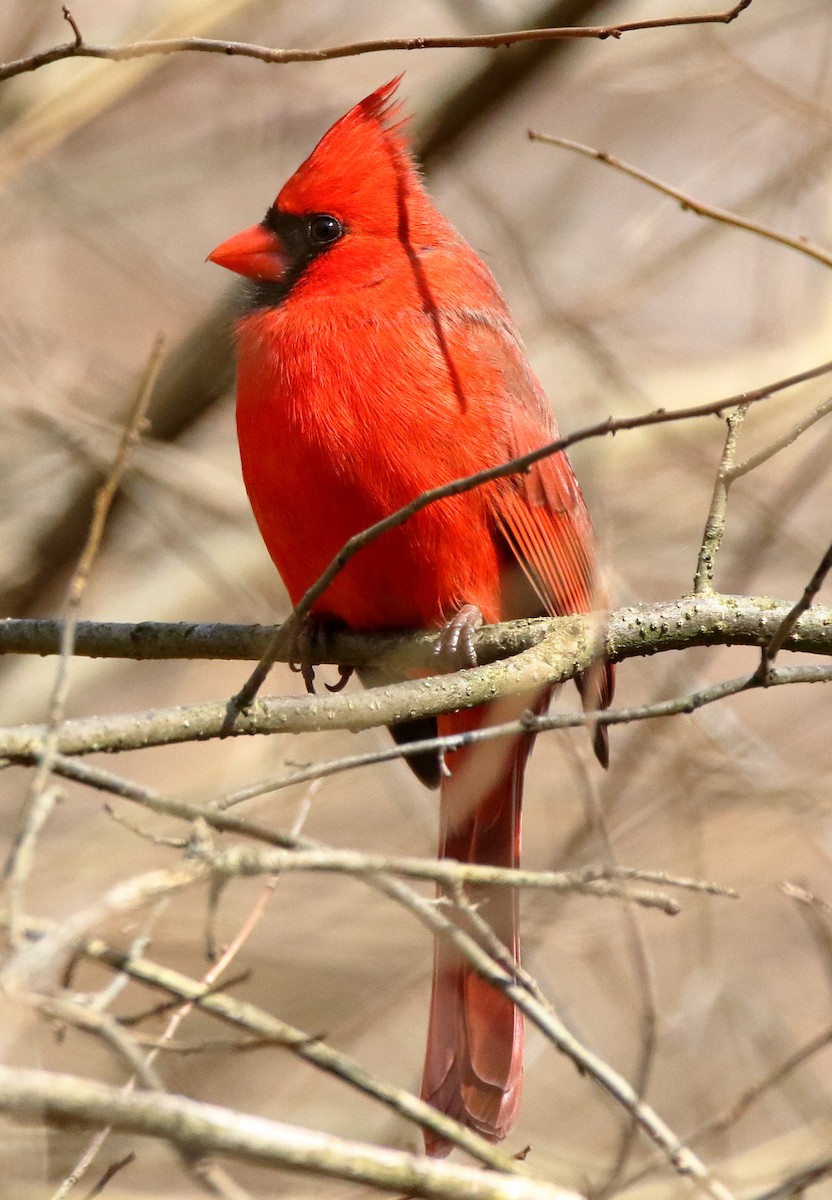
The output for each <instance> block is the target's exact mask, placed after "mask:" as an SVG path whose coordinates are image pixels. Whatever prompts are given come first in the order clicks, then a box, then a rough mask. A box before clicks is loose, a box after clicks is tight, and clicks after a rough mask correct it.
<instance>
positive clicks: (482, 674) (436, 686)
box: [0, 596, 832, 781]
mask: <svg viewBox="0 0 832 1200" xmlns="http://www.w3.org/2000/svg"><path fill="white" fill-rule="evenodd" d="M792 607H793V606H792V605H791V604H785V603H783V602H781V601H775V600H771V599H768V598H765V597H760V598H756V599H755V598H742V597H731V596H699V597H696V596H691V597H685V598H683V599H681V600H678V601H674V602H672V603H670V604H665V605H649V606H640V607H636V608H632V609H622V610H620V611H619V612H615V613H612V614H611V615H610V616H609V617H608V618H607V623H606V626H605V628H604V631H603V635H602V634H601V633H600V632H599V631H598V629H597V627H596V624H597V620H598V618H597V615H593V614H588V615H584V616H575V617H561V618H557V619H555V620H551V621H543V622H540V623H539V624H538V623H534V629H535V630H537V631H539V630H541V629H543V630H548V633H547V635H546V636H545V637H544V639H543V640H542V641H539V642H538V643H537V644H535V645H533V646H532V647H531V648H530V649H528V650H525V651H523V652H522V653H520V654H517V655H516V656H515V657H513V658H511V659H509V660H505V661H498V662H495V663H491V664H488V665H486V666H481V667H476V668H472V669H469V670H464V671H461V672H458V673H457V674H454V675H440V676H435V677H433V678H431V679H416V680H409V681H407V682H404V683H395V684H390V685H388V686H386V687H381V688H373V689H369V690H367V691H363V692H356V693H350V694H349V695H339V696H316V697H306V696H301V697H287V698H276V699H261V700H258V701H257V702H256V703H255V704H253V705H252V706H251V707H250V708H249V709H248V710H247V711H246V712H245V713H243V714H241V715H240V716H239V717H238V718H237V719H236V721H235V723H234V726H233V728H232V729H231V731H230V734H231V735H232V736H248V735H254V734H265V733H269V734H272V733H290V732H291V733H300V732H307V733H309V732H321V731H323V730H329V731H331V730H334V729H345V730H351V731H358V730H364V729H370V728H375V727H378V726H381V725H390V724H392V723H395V722H396V721H403V720H409V719H414V718H416V717H428V716H436V715H437V714H439V713H441V712H448V711H451V710H452V709H457V708H471V707H474V706H476V705H477V704H482V703H484V702H485V701H489V700H493V699H494V698H495V697H497V696H508V695H515V694H518V693H520V692H524V691H531V690H536V689H538V688H542V687H545V686H549V685H551V684H557V683H563V682H565V681H566V680H567V679H571V678H574V676H575V675H578V674H581V673H582V672H584V671H586V670H587V669H588V668H589V667H590V666H591V665H592V664H593V663H594V662H595V661H596V660H597V658H598V656H599V649H600V653H601V656H602V657H604V658H606V659H608V660H610V661H615V662H620V661H623V660H624V659H627V658H631V657H635V656H637V655H644V654H655V653H656V652H657V651H664V650H671V649H672V650H679V649H684V648H686V647H689V646H693V645H697V646H702V645H751V646H761V645H765V644H766V643H767V642H768V641H770V639H771V636H772V633H773V632H774V630H775V629H777V628H778V627H779V625H780V623H781V621H782V620H783V618H784V617H785V616H786V615H787V614H788V613H789V612H790V611H791V609H792ZM787 645H788V648H789V649H790V650H801V651H805V652H808V653H812V654H823V655H829V654H830V653H832V613H830V610H828V609H826V608H821V607H815V606H813V607H812V608H811V609H810V610H809V611H808V612H806V613H804V614H803V616H802V617H801V618H800V619H799V620H798V622H797V625H796V626H795V628H794V630H793V632H792V633H791V635H790V636H789V638H788V639H787ZM826 678H827V673H826V669H825V668H823V667H807V668H800V669H798V670H785V671H783V670H781V671H779V672H778V673H777V674H776V675H773V676H772V677H771V680H770V682H772V683H775V684H786V683H798V682H805V683H809V682H821V681H824V680H825V679H826ZM758 682H759V681H757V682H755V683H752V682H751V681H750V680H749V679H747V678H744V677H743V678H741V679H740V680H731V681H728V682H727V683H720V684H716V685H714V687H713V688H709V689H705V690H704V692H703V693H695V694H694V697H693V699H691V697H688V696H685V697H682V698H679V699H676V700H671V701H662V702H660V703H658V704H655V705H650V706H647V707H645V708H637V709H626V710H625V709H617V710H616V709H613V710H611V711H606V712H603V713H594V714H592V715H591V719H592V720H594V721H600V722H604V723H607V724H615V723H620V722H625V721H632V720H644V719H648V718H652V717H659V716H668V715H671V714H673V713H675V712H692V711H693V710H694V709H695V708H698V707H702V705H703V704H705V703H711V702H713V701H714V700H719V699H722V698H723V697H724V696H728V695H733V694H735V693H736V692H737V691H742V690H745V689H746V688H748V687H751V686H757V685H758ZM227 711H228V705H227V702H224V701H215V702H207V703H204V704H196V705H184V706H179V707H175V708H167V709H165V708H160V709H154V710H151V711H150V712H146V713H132V714H123V715H114V716H101V717H98V716H96V717H84V718H80V719H77V720H72V721H65V722H64V723H63V726H62V728H61V731H60V735H59V739H58V748H59V750H60V752H61V753H62V754H64V755H67V754H90V753H93V752H97V751H101V750H106V751H112V752H121V751H125V750H135V749H142V748H145V747H148V746H155V745H172V744H175V743H179V742H186V741H204V740H206V739H209V738H214V737H220V736H227V735H229V730H228V727H227ZM585 722H586V718H585V717H584V716H583V715H580V714H566V716H564V717H560V716H557V717H544V718H540V719H539V720H538V721H533V722H531V723H529V722H524V725H523V728H528V729H532V728H534V729H535V730H537V729H552V728H572V727H575V726H577V725H583V724H585ZM494 729H498V730H499V731H500V732H499V733H495V732H494ZM512 729H513V731H514V732H516V731H517V730H516V726H513V727H512ZM504 733H505V727H503V726H499V727H493V728H492V727H486V728H485V729H483V730H480V731H475V734H476V736H472V735H468V734H460V735H456V738H459V739H461V740H454V741H453V743H452V744H453V746H454V747H457V746H461V745H467V744H468V742H469V741H474V740H478V738H479V737H486V738H488V737H494V736H503V735H504ZM43 737H44V728H43V726H41V725H21V726H16V727H8V728H4V729H0V758H6V759H9V760H13V761H17V762H27V763H28V762H31V761H33V759H34V758H36V757H37V755H38V754H39V753H40V750H41V746H42V742H43ZM426 746H427V743H418V744H417V743H415V742H414V743H412V744H410V745H409V746H408V747H406V748H403V749H401V748H400V749H399V750H398V751H397V753H400V754H402V755H407V754H411V753H418V752H419V751H420V750H422V749H425V748H426ZM379 761H380V760H379ZM353 765H354V764H353ZM324 773H326V772H324ZM294 778H295V781H297V778H298V777H294Z"/></svg>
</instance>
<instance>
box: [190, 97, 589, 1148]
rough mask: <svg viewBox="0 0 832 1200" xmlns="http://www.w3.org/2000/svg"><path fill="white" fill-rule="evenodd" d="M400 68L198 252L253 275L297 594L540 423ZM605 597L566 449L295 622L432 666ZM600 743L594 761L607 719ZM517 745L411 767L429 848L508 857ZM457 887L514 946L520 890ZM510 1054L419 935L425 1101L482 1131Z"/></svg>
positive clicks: (240, 405)
mask: <svg viewBox="0 0 832 1200" xmlns="http://www.w3.org/2000/svg"><path fill="white" fill-rule="evenodd" d="M398 82H399V80H398V79H395V80H392V81H391V82H390V83H387V84H385V85H384V86H383V87H380V88H379V89H378V90H377V91H375V92H373V94H372V95H370V96H368V97H367V98H366V99H365V100H362V101H361V102H360V103H359V104H356V105H355V107H354V108H352V109H350V111H349V112H348V113H346V115H345V116H343V117H341V118H340V120H338V121H336V123H335V124H334V125H333V126H332V128H331V129H330V130H329V131H328V132H327V133H326V134H325V135H324V137H323V138H322V139H321V141H320V142H319V143H318V145H317V146H316V147H315V149H314V150H313V151H312V154H311V155H310V156H309V158H307V159H306V161H305V162H304V163H302V164H301V166H300V167H299V168H298V169H297V171H296V172H295V174H294V175H293V176H292V177H291V179H289V181H288V182H287V183H286V184H285V185H284V186H283V188H282V190H281V191H280V193H279V195H278V197H277V199H276V200H275V202H274V204H273V205H272V206H271V208H270V209H269V210H268V212H267V213H266V216H265V217H264V218H263V220H262V221H261V222H260V224H258V225H253V226H252V227H251V228H250V229H246V230H244V231H243V232H242V233H238V234H236V235H235V236H234V237H231V238H229V240H228V241H226V242H223V243H222V245H220V246H218V247H217V249H216V250H214V251H213V253H212V254H211V255H210V256H209V258H210V259H211V260H212V261H213V262H215V263H218V264H220V265H221V266H224V267H228V268H229V269H230V270H232V271H236V272H237V273H238V274H240V275H242V276H245V277H246V279H247V280H248V284H247V288H246V295H245V301H244V308H243V311H242V315H241V316H240V317H239V319H238V321H237V324H236V339H237V352H238V381H237V430H238V434H239V440H240V454H241V458H242V466H243V476H244V479H245V485H246V488H247V491H248V495H249V499H250V500H251V505H252V508H253V509H254V514H255V517H256V518H257V522H258V525H259V526H260V532H261V533H262V535H263V538H264V540H265V543H266V546H267V548H268V550H269V553H270V554H271V556H272V558H273V560H274V562H275V564H276V566H277V568H278V570H279V572H280V574H281V576H282V577H283V581H284V583H285V584H286V587H287V589H288V592H289V596H290V598H291V600H292V602H293V603H297V601H298V600H299V599H300V598H301V596H302V595H303V594H304V592H305V591H306V590H307V588H308V587H309V586H310V585H311V584H312V583H314V582H315V580H316V579H317V578H318V576H319V575H320V574H321V572H322V571H323V570H324V568H325V567H326V566H327V565H328V564H329V562H330V560H331V559H332V558H333V556H334V555H335V554H336V553H337V551H338V550H339V549H340V548H341V547H342V546H343V544H344V543H345V542H346V541H347V539H348V538H349V537H351V536H352V535H353V534H355V533H358V532H360V531H361V530H363V529H365V528H367V527H368V526H369V525H372V524H373V523H374V522H375V521H378V520H379V519H380V518H382V517H384V516H386V515H388V514H389V513H391V512H393V511H394V510H396V509H399V508H401V507H402V506H403V505H404V504H406V503H407V502H408V501H410V500H412V499H413V498H414V497H416V496H419V495H420V494H421V493H422V492H424V491H426V490H427V489H429V488H433V487H436V486H437V485H439V484H443V483H446V482H448V481H449V480H452V479H456V478H459V477H461V476H466V475H470V474H472V473H473V472H475V471H478V470H480V469H481V468H483V467H486V466H490V465H492V464H496V463H500V462H504V461H506V460H507V459H510V458H513V457H515V456H516V455H519V454H522V453H524V452H526V451H528V450H532V449H535V448H537V447H538V446H542V445H543V444H545V443H547V442H550V441H552V440H553V439H555V438H556V437H557V427H556V425H555V421H554V417H553V415H552V412H551V409H550V407H549V405H548V403H547V401H546V398H545V396H544V394H543V391H542V389H541V387H540V384H539V383H538V382H537V380H536V379H535V377H534V375H533V373H532V371H531V368H530V367H529V364H528V362H527V361H526V358H525V355H524V352H523V348H522V344H521V341H520V337H519V334H518V332H517V330H516V328H515V326H514V323H513V322H512V319H511V316H510V315H509V312H508V309H507V308H506V305H505V302H504V300H503V298H502V296H501V294H500V291H499V289H498V287H497V284H496V283H495V281H494V279H493V278H492V276H491V274H490V272H489V271H488V269H487V267H486V266H485V264H484V263H483V262H482V261H481V259H480V258H479V257H478V256H477V255H476V254H475V253H474V251H473V250H472V249H471V247H470V246H469V245H468V244H467V243H466V242H465V241H464V240H463V239H462V237H460V235H459V234H458V233H457V232H456V230H455V229H454V228H453V227H452V226H451V225H450V224H449V223H448V221H446V220H445V218H444V217H443V216H441V214H440V213H439V212H438V211H437V209H436V208H435V207H434V204H433V202H432V200H431V198H430V197H429V195H428V194H427V192H426V190H425V188H424V185H423V183H422V180H421V178H420V175H419V171H418V169H417V167H416V165H415V163H414V161H413V158H412V156H411V152H410V150H409V147H408V144H407V142H406V140H405V137H404V133H403V130H402V123H401V122H398V123H397V114H398V108H399V105H398V104H396V103H394V102H393V96H394V92H395V90H396V87H397V85H398ZM604 603H605V597H604V594H603V591H602V590H601V589H600V588H599V585H598V582H597V580H596V574H595V551H594V540H593V534H592V529H591V525H590V522H589V517H588V516H587V512H586V508H585V506H584V501H583V498H582V496H581V492H580V490H579V488H578V484H577V482H576V480H575V477H574V475H573V473H572V468H571V466H570V464H569V461H568V459H567V457H566V455H565V454H563V453H561V454H557V455H554V456H552V457H549V458H546V459H544V460H543V461H541V462H539V463H538V464H537V465H536V466H535V467H533V468H532V469H531V471H529V472H527V473H525V474H517V475H513V476H511V477H508V478H505V479H500V480H499V481H495V482H492V483H491V484H489V485H487V486H485V487H480V488H477V489H475V490H473V491H468V492H465V493H463V494H462V495H459V496H456V497H454V498H451V499H445V500H442V501H440V502H439V503H435V504H432V505H430V506H428V507H427V508H425V509H423V510H422V511H421V512H419V513H417V514H416V515H415V516H413V517H411V519H410V520H408V521H407V522H406V523H405V524H404V525H402V526H400V527H399V528H398V529H395V530H393V531H390V532H388V533H387V534H385V535H383V536H382V537H380V538H378V539H377V540H376V541H374V542H372V543H371V544H370V545H368V546H367V547H365V548H364V549H363V550H361V551H360V552H359V553H358V554H357V555H356V556H355V557H354V558H353V559H352V560H351V561H350V562H349V563H348V565H347V566H346V567H345V569H344V570H342V571H341V573H340V574H339V575H338V576H337V577H336V578H335V580H334V581H333V582H332V584H331V585H330V587H329V588H328V590H327V591H326V592H325V593H324V595H323V596H322V597H321V598H320V599H319V600H318V602H317V604H316V605H315V609H314V615H315V616H317V617H318V618H321V619H324V620H330V621H333V620H334V621H336V622H337V623H339V624H340V625H342V626H347V627H348V628H350V629H354V630H363V631H373V630H412V629H425V628H428V629H438V630H443V631H444V634H443V638H442V644H443V647H444V651H445V655H444V659H445V662H446V663H447V662H448V661H449V659H450V660H454V661H456V663H457V664H458V665H470V663H471V662H472V661H474V660H473V658H472V639H471V631H472V630H473V629H474V628H475V627H476V626H477V624H479V623H480V622H482V621H484V622H495V621H501V620H507V619H511V618H517V617H523V616H529V615H533V614H545V613H549V614H553V615H557V614H568V613H575V612H585V611H588V610H589V609H590V608H592V607H593V605H594V604H599V606H603V604H604ZM371 681H372V680H371ZM365 682H367V680H366V679H365ZM579 686H580V687H581V691H582V694H583V696H584V699H585V702H586V703H587V704H588V705H589V706H590V707H592V708H598V707H603V706H606V705H607V704H609V702H610V699H611V696H612V689H613V670H612V668H611V667H610V666H601V667H599V669H598V670H597V671H596V672H593V673H592V677H591V678H590V677H586V678H584V679H582V680H579ZM548 699H549V696H548V694H545V695H532V696H526V697H520V698H519V699H518V700H515V701H514V702H513V703H511V704H504V705H503V706H502V707H500V706H498V705H488V706H484V707H481V708H479V709H474V710H468V711H462V712H458V713H455V714H451V715H448V716H443V717H439V718H438V720H436V721H434V720H417V721H409V722H404V723H402V724H400V725H398V726H396V727H394V728H393V730H392V731H391V732H392V733H393V735H394V737H396V739H397V740H398V741H399V742H406V741H412V740H414V739H416V738H420V737H429V736H431V735H432V734H434V733H435V732H436V731H437V730H438V732H439V734H448V733H456V732H459V731H461V730H469V729H472V728H476V727H479V726H482V725H483V724H488V723H493V722H494V721H495V720H497V719H505V718H506V717H507V716H508V715H511V714H514V715H519V714H520V713H521V712H522V711H523V710H524V709H528V708H530V707H531V708H535V709H537V710H538V711H539V710H541V709H543V708H545V706H546V704H547V703H548ZM595 744H596V752H597V754H598V756H599V758H601V760H602V762H606V756H607V751H606V741H605V737H604V734H603V732H599V733H597V734H596V738H595ZM530 749H531V738H530V737H529V736H527V735H526V736H522V737H518V738H516V739H515V740H514V741H513V742H511V741H508V742H503V743H497V742H490V743H485V744H483V743H481V744H480V745H479V746H477V747H469V748H468V749H466V750H460V751H457V752H455V753H450V754H448V755H447V762H446V769H445V770H443V769H441V768H442V764H441V762H440V759H439V757H438V756H437V755H435V754H429V753H425V754H422V755H420V756H418V757H417V758H415V759H414V758H411V759H410V760H409V761H410V765H411V766H412V767H413V768H414V770H415V771H416V773H417V775H418V776H419V777H420V778H421V779H422V781H423V782H424V783H426V784H427V785H428V786H432V787H436V786H439V784H440V782H441V817H440V822H441V830H440V847H439V853H440V855H442V856H444V857H447V858H453V859H457V860H458V861H461V862H480V863H488V864H493V865H497V866H501V867H515V866H517V865H518V862H519V854H520V805H521V798H522V791H523V773H524V769H525V764H526V759H527V758H528V754H529V750H530ZM473 898H474V899H475V900H476V901H477V902H478V911H479V913H480V915H481V916H483V917H484V918H485V919H486V920H487V921H488V922H489V924H490V925H491V927H492V929H493V930H494V932H495V933H496V934H497V936H498V938H499V939H500V941H501V942H502V943H503V944H504V946H506V947H507V948H508V949H509V950H510V951H511V953H512V954H513V955H514V956H515V957H517V956H518V954H519V942H518V931H517V897H516V894H515V893H514V892H513V891H510V890H508V889H506V888H504V887H503V888H494V889H491V890H488V891H485V890H482V891H480V892H479V893H475V894H474V897H473ZM458 919H459V920H460V921H463V920H464V918H462V917H459V918H458ZM475 936H476V933H475ZM522 1055H523V1025H522V1016H521V1014H520V1013H519V1012H518V1010H517V1009H516V1008H515V1007H514V1005H513V1004H512V1003H511V1001H510V1000H509V999H508V997H507V996H506V995H505V994H504V993H503V992H501V991H498V990H496V989H495V988H494V987H492V986H491V985H490V984H489V983H487V982H485V981H484V980H483V979H482V978H481V977H480V976H478V975H477V974H476V973H475V972H474V970H473V969H472V968H471V967H470V966H469V965H467V964H466V963H465V962H464V961H463V960H461V959H460V958H459V957H458V955H457V954H456V953H455V952H454V950H453V949H452V948H451V947H449V946H446V945H444V944H441V943H437V946H436V949H435V953H434V973H433V992H432V998H431V1006H430V1024H429V1031H428V1043H427V1053H426V1058H425V1068H424V1077H423V1082H422V1095H423V1097H424V1098H425V1099H426V1100H428V1101H430V1103H432V1104H433V1105H435V1106H436V1107H437V1108H439V1109H440V1110H442V1111H444V1112H446V1113H449V1114H450V1115H452V1116H454V1117H456V1118H457V1119H458V1120H460V1121H462V1122H463V1123H465V1124H466V1125H468V1126H470V1127H471V1128H473V1129H475V1130H477V1131H479V1133H481V1134H482V1135H483V1136H484V1137H486V1138H488V1139H490V1140H492V1141H499V1140H500V1139H502V1138H503V1137H505V1135H506V1133H507V1132H508V1131H509V1130H510V1129H511V1127H512V1125H513V1123H514V1120H515V1117H516V1115H517V1110H518V1106H519V1101H520V1092H521V1088H522V1080H523V1062H522ZM426 1140H427V1150H428V1153H431V1154H437V1155H441V1154H445V1153H447V1151H448V1149H449V1146H448V1143H447V1142H445V1141H444V1140H443V1139H440V1138H437V1137H435V1136H432V1135H429V1136H428V1137H427V1139H426Z"/></svg>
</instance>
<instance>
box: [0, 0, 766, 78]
mask: <svg viewBox="0 0 832 1200" xmlns="http://www.w3.org/2000/svg"><path fill="white" fill-rule="evenodd" d="M750 4H751V0H739V2H738V3H737V4H734V5H732V6H731V8H727V9H724V10H723V11H721V12H713V13H702V14H700V15H698V16H682V17H657V18H654V19H652V20H647V21H627V22H622V23H620V24H617V25H582V26H581V25H579V26H567V27H565V28H561V29H517V30H511V31H506V32H504V33H481V34H474V35H472V36H468V37H409V38H376V39H373V40H370V41H365V42H349V43H347V44H346V45H341V46H326V47H321V48H319V49H310V50H294V49H293V50H287V49H279V48H277V47H274V48H272V47H269V46H256V45H252V44H251V43H249V42H233V41H227V40H218V39H214V38H198V37H193V38H166V39H163V40H158V41H150V42H132V43H131V44H130V45H125V46H95V45H92V44H91V43H89V42H85V41H84V40H83V37H82V35H81V32H80V30H79V28H78V25H77V24H76V22H75V20H74V19H73V18H72V15H71V13H70V12H69V10H68V9H67V8H66V7H65V8H64V10H63V11H64V17H65V18H66V20H67V21H69V23H70V25H71V26H72V30H73V32H74V34H75V37H74V40H73V41H71V42H67V43H64V44H62V45H59V46H52V47H51V49H49V50H41V51H40V52H39V53H38V54H31V55H29V56H27V57H26V58H19V59H17V60H15V61H13V62H8V63H3V64H0V82H2V81H3V80H5V79H11V78H13V77H14V76H15V75H21V74H23V73H24V72H26V71H37V70H39V69H40V68H41V67H45V66H48V65H49V63H53V62H60V61H62V60H63V59H67V58H103V59H109V60H110V61H112V62H123V61H124V60H125V59H130V58H145V57H146V56H147V55H150V54H185V53H201V54H223V55H226V56H227V57H242V58H253V59H257V60H258V61H259V62H265V63H279V64H282V63H296V62H329V61H331V60H333V59H337V58H354V57H355V56H356V55H360V54H379V53H383V52H386V51H391V50H449V49H450V50H454V49H486V50H499V49H503V48H505V47H508V46H514V45H517V44H518V43H520V42H544V41H556V40H558V41H559V40H562V39H565V38H595V39H597V40H599V41H604V40H606V39H608V38H613V39H618V38H620V37H621V36H622V35H623V34H625V33H633V32H636V31H637V30H644V29H669V28H673V27H676V26H680V25H716V24H721V25H728V24H730V22H731V21H734V20H736V18H737V17H738V16H739V15H740V13H741V12H743V11H744V10H745V9H746V8H748V7H749V5H750Z"/></svg>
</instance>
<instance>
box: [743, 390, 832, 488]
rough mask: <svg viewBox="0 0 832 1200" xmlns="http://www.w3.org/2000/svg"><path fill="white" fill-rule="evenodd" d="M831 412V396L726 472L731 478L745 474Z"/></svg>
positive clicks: (777, 452)
mask: <svg viewBox="0 0 832 1200" xmlns="http://www.w3.org/2000/svg"><path fill="white" fill-rule="evenodd" d="M830 412H832V396H830V397H829V399H828V400H824V401H823V403H822V404H819V405H818V406H817V408H813V409H812V411H811V412H810V413H807V414H806V416H805V417H801V418H800V420H799V421H795V423H794V425H792V426H791V427H790V428H789V429H787V430H786V432H785V433H784V434H782V435H781V436H780V437H779V438H775V440H774V441H773V442H770V443H769V445H768V446H763V448H762V450H758V451H757V453H756V454H752V455H750V456H749V457H748V458H747V459H745V461H744V462H741V463H736V465H735V466H733V467H731V469H730V470H729V471H727V472H726V475H728V476H729V477H730V478H731V480H732V481H733V480H734V479H739V478H740V476H741V475H747V474H748V472H749V471H754V470H756V468H757V467H760V466H762V464H763V463H766V462H768V460H769V459H770V458H773V457H774V455H775V454H779V453H780V451H781V450H785V449H787V447H789V446H791V445H793V443H794V442H796V441H797V439H798V438H799V437H800V436H801V434H803V433H805V432H806V430H807V429H811V427H812V426H813V425H814V424H816V422H817V421H820V420H821V419H822V418H823V417H825V416H828V414H829V413H830Z"/></svg>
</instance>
